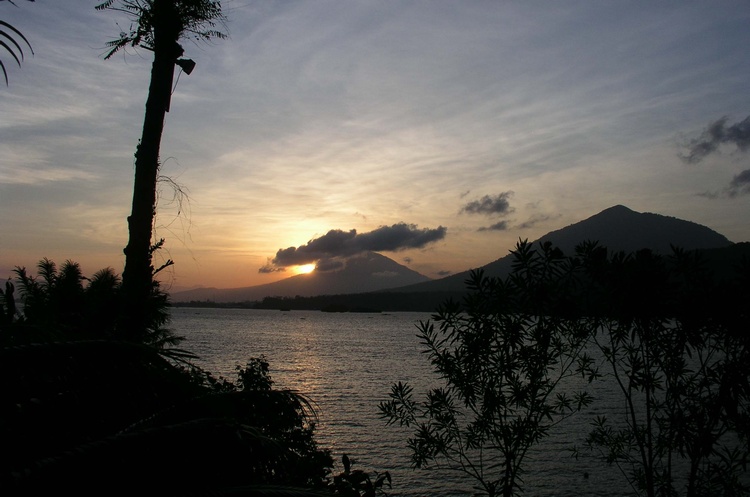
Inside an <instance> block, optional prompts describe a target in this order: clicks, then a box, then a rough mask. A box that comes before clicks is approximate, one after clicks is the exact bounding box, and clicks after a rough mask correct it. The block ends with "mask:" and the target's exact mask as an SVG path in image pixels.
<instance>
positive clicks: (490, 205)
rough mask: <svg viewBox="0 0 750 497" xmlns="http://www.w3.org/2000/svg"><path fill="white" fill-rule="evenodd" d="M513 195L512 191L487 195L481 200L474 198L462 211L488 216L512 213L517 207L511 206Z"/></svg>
mask: <svg viewBox="0 0 750 497" xmlns="http://www.w3.org/2000/svg"><path fill="white" fill-rule="evenodd" d="M512 196H513V192H512V191H507V192H503V193H500V194H498V195H494V196H491V195H485V196H484V197H482V198H480V199H479V200H472V201H471V202H469V203H467V204H466V205H464V206H463V207H462V208H461V212H466V213H468V214H486V215H488V216H494V215H502V216H507V215H508V214H512V213H513V212H515V210H516V209H514V208H513V207H511V206H510V198H511V197H512Z"/></svg>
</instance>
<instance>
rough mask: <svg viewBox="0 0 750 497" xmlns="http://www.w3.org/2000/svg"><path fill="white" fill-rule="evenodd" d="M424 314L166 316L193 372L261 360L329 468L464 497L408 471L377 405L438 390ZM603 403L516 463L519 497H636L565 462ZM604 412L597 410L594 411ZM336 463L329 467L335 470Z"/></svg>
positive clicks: (464, 480) (458, 476)
mask: <svg viewBox="0 0 750 497" xmlns="http://www.w3.org/2000/svg"><path fill="white" fill-rule="evenodd" d="M429 318H430V315H429V314H427V313H412V312H399V313H325V312H320V311H286V312H284V311H273V310H254V309H253V310H251V309H209V308H186V307H178V308H173V309H172V323H171V325H170V327H171V328H172V329H173V330H174V331H175V332H176V333H177V334H178V335H182V336H184V337H185V338H186V341H185V342H183V344H182V345H181V346H182V348H184V349H186V350H189V351H191V352H193V353H195V354H197V355H198V356H199V359H198V360H196V361H195V363H196V364H197V365H199V366H201V367H202V368H204V369H206V370H208V371H210V372H211V373H213V374H214V375H215V376H217V377H218V376H223V377H225V378H228V379H231V380H235V379H236V367H237V366H244V365H245V364H246V363H247V361H248V359H250V358H252V357H260V356H261V355H262V356H265V357H266V359H267V360H268V362H269V365H270V370H271V371H270V373H271V377H272V380H273V381H274V382H275V383H274V386H275V387H276V388H284V389H292V390H296V391H298V392H299V393H302V394H304V395H305V396H306V397H307V398H309V399H310V400H311V401H312V402H313V404H314V406H315V407H316V409H317V412H318V422H317V429H316V433H317V435H316V439H317V440H318V442H319V444H320V445H321V446H322V447H327V448H329V449H330V450H331V452H332V455H333V456H334V460H335V461H337V462H338V461H340V459H341V456H342V455H343V454H347V455H348V456H349V458H350V459H353V460H354V461H355V469H363V470H366V471H370V472H373V473H374V472H375V471H378V472H381V473H382V472H384V471H389V472H390V474H391V476H392V479H393V487H392V489H391V490H390V491H389V495H392V496H423V495H424V496H446V497H447V496H469V495H473V494H474V493H475V491H474V490H473V486H474V485H475V481H474V480H472V479H471V478H469V477H468V476H466V475H464V474H462V473H459V472H455V471H452V470H451V469H450V468H448V467H436V468H432V469H429V470H424V469H413V468H412V467H411V463H410V452H409V449H408V447H407V439H408V438H409V437H410V436H411V435H412V434H413V433H412V429H409V428H406V427H400V426H398V425H395V426H394V425H390V426H387V425H386V423H385V421H384V420H383V419H382V418H381V417H380V411H379V409H378V404H379V403H380V402H381V401H384V400H387V399H388V394H389V392H390V387H391V385H392V384H394V383H396V382H399V381H401V382H408V383H409V384H410V385H412V386H413V387H414V391H415V395H416V399H417V400H419V401H421V400H422V398H423V394H424V392H426V391H427V389H428V388H430V387H434V386H439V385H440V382H439V378H438V377H437V376H436V375H435V374H434V373H433V372H432V370H431V366H430V364H429V360H428V357H427V356H426V354H424V353H422V351H423V346H422V345H421V344H420V341H419V338H418V337H417V333H418V329H417V325H418V324H419V322H420V321H426V320H428V319H429ZM593 393H594V394H595V395H596V396H597V397H599V399H600V400H601V399H604V400H605V404H607V403H608V405H605V406H604V407H602V404H601V403H597V404H595V405H594V406H592V408H591V409H589V410H588V411H586V412H584V413H579V414H576V415H574V416H573V417H572V418H569V419H568V420H566V421H565V422H564V424H563V425H559V426H558V427H557V428H556V429H555V430H554V431H553V432H552V434H551V436H550V437H548V438H546V439H544V441H543V442H542V443H541V444H540V445H539V446H538V447H536V448H534V449H533V450H532V451H531V452H530V453H529V455H528V456H527V459H526V461H525V464H524V468H525V471H524V473H523V475H522V477H523V489H524V493H523V495H528V496H591V497H594V496H600V495H607V496H627V495H634V492H633V490H632V489H631V488H630V487H629V485H628V483H627V480H626V479H625V477H624V476H623V475H622V474H621V473H619V472H618V470H617V468H615V467H609V466H607V465H606V464H605V463H603V462H601V461H599V460H598V459H596V458H595V457H593V455H592V456H588V457H579V458H577V459H576V458H574V457H572V452H571V449H572V448H573V447H574V446H575V445H576V444H578V445H581V443H582V442H583V440H584V439H585V437H586V434H587V433H588V431H590V429H591V425H590V422H591V420H592V419H593V418H594V416H596V415H597V414H602V413H603V412H605V413H606V412H608V410H611V409H612V408H615V407H613V403H614V402H616V400H615V399H616V394H615V393H614V392H607V391H598V392H593ZM602 409H604V411H603V410H602ZM341 469H342V468H341V466H340V464H339V465H338V466H337V467H336V468H335V470H336V471H341Z"/></svg>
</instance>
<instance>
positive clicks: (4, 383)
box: [0, 259, 333, 495]
mask: <svg viewBox="0 0 750 497" xmlns="http://www.w3.org/2000/svg"><path fill="white" fill-rule="evenodd" d="M38 271H39V274H38V275H37V276H30V275H29V274H28V273H27V272H26V270H25V269H24V268H17V269H16V274H17V278H18V283H19V287H20V288H21V289H22V294H23V301H22V303H23V306H22V308H21V309H20V310H19V309H16V308H15V300H14V295H13V294H14V290H15V287H14V285H13V284H12V282H10V281H9V282H7V283H6V288H5V291H3V292H2V295H1V297H2V299H0V302H1V303H2V306H1V307H2V313H0V315H1V316H2V319H1V320H0V391H2V392H3V395H2V398H0V489H2V493H3V495H40V494H45V493H50V492H55V493H66V492H73V491H74V492H75V493H76V494H77V495H95V494H96V495H101V494H102V493H105V494H107V495H132V494H133V493H144V492H146V493H149V494H150V493H161V494H166V495H222V492H226V493H227V494H229V493H231V492H235V493H236V492H239V491H242V492H245V493H249V494H251V495H280V494H284V495H312V490H305V489H318V491H319V492H326V493H329V490H328V484H329V475H330V469H331V467H332V465H333V464H332V459H331V457H330V455H329V453H328V452H327V451H325V450H321V449H319V448H318V447H317V444H316V442H315V440H314V438H313V434H314V428H315V419H316V415H315V411H314V410H313V409H312V407H311V405H310V403H309V402H308V401H307V400H306V399H305V398H304V397H303V396H301V395H300V394H298V393H295V392H293V391H289V390H278V389H274V388H272V385H273V381H272V380H271V377H270V375H269V366H268V363H267V361H266V360H265V358H263V357H260V358H254V359H251V360H250V361H249V362H248V363H247V365H246V366H245V367H238V368H237V380H236V382H231V381H228V380H226V379H224V378H218V379H217V378H215V377H213V376H212V375H211V374H210V373H208V372H206V371H203V370H201V369H200V368H197V367H195V366H194V365H192V364H191V363H190V362H189V359H191V358H194V357H195V356H194V355H192V354H190V353H189V352H186V351H182V350H179V349H175V348H173V347H170V346H169V345H174V343H176V342H177V339H176V337H174V335H172V334H171V333H170V332H168V331H167V330H165V329H163V328H161V325H163V324H165V323H166V321H167V318H168V313H167V309H166V304H167V301H166V298H165V296H164V295H163V294H161V293H159V292H158V291H157V292H156V295H154V300H153V306H154V309H155V310H157V311H158V312H157V313H156V314H155V315H154V326H153V330H152V331H153V332H152V333H150V334H148V335H146V336H145V337H144V338H145V341H144V342H143V343H135V342H132V341H119V340H117V339H116V338H117V337H116V334H113V333H111V331H112V330H113V329H115V326H116V316H117V309H118V305H117V299H118V297H119V278H117V276H116V275H115V274H114V272H113V271H112V270H111V269H105V270H102V271H99V272H97V273H96V275H95V276H94V277H93V278H91V279H88V278H85V277H84V276H82V274H81V270H80V267H79V265H78V264H76V263H74V262H71V261H66V262H65V263H64V264H63V265H62V266H60V267H59V268H58V267H57V266H56V265H55V263H54V262H52V261H50V260H48V259H43V260H42V261H40V263H39V265H38ZM84 282H88V284H87V285H85V286H84ZM155 290H158V286H156V287H155ZM103 489H105V490H103Z"/></svg>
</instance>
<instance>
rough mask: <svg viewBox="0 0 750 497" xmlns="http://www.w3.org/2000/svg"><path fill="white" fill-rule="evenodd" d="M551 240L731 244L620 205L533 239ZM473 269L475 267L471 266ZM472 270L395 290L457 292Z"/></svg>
mask: <svg viewBox="0 0 750 497" xmlns="http://www.w3.org/2000/svg"><path fill="white" fill-rule="evenodd" d="M547 241H549V242H552V244H553V245H555V246H556V247H559V248H560V249H562V251H563V252H564V253H565V254H573V252H574V250H575V247H576V246H577V245H579V244H580V243H582V242H585V241H598V242H599V245H602V246H605V247H607V248H608V249H610V250H614V251H624V252H634V251H636V250H640V249H643V248H649V249H651V250H653V251H654V252H658V253H662V254H668V253H670V252H671V246H676V247H680V248H683V249H686V250H693V249H718V248H724V247H729V246H731V245H732V242H730V241H729V240H728V239H727V238H726V237H725V236H724V235H721V234H719V233H717V232H716V231H714V230H712V229H710V228H707V227H706V226H702V225H700V224H697V223H694V222H691V221H684V220H682V219H677V218H674V217H669V216H662V215H660V214H652V213H641V212H635V211H633V210H631V209H628V208H627V207H625V206H622V205H616V206H614V207H610V208H608V209H605V210H603V211H602V212H600V213H599V214H596V215H595V216H592V217H590V218H588V219H585V220H583V221H580V222H578V223H575V224H571V225H570V226H567V227H565V228H562V229H559V230H556V231H551V232H549V233H547V234H546V235H544V236H542V237H541V238H539V239H538V240H535V241H534V244H536V243H538V242H547ZM512 263H513V256H512V255H511V254H507V255H505V256H504V257H501V258H500V259H498V260H496V261H494V262H491V263H489V264H487V265H485V266H482V269H483V270H484V272H485V274H487V275H488V276H497V277H503V276H505V275H507V274H508V273H509V272H510V270H511V265H512ZM474 269H476V268H474ZM470 272H471V270H468V271H464V272H462V273H457V274H454V275H451V276H448V277H446V278H442V279H439V280H434V281H429V282H424V283H418V284H414V285H409V286H406V287H401V288H395V289H392V291H395V292H429V291H435V292H437V291H440V292H456V291H461V290H462V289H464V288H465V285H464V282H465V281H466V279H467V278H468V277H469V274H470Z"/></svg>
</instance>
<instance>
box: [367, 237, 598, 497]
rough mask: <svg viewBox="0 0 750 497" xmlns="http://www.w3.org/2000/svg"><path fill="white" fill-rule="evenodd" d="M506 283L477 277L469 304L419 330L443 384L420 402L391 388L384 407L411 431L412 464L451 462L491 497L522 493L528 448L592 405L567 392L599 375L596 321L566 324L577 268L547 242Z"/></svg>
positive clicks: (528, 253) (447, 307)
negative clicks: (572, 381) (590, 343)
mask: <svg viewBox="0 0 750 497" xmlns="http://www.w3.org/2000/svg"><path fill="white" fill-rule="evenodd" d="M514 254H515V258H516V259H515V265H514V272H513V274H512V275H511V276H510V277H509V278H507V279H506V280H501V279H496V278H487V277H485V276H484V275H483V273H482V272H481V271H475V272H472V275H471V278H470V280H468V281H467V285H468V288H469V295H468V297H467V298H466V301H465V304H464V305H463V306H461V305H459V304H458V303H455V302H452V301H449V302H447V303H445V304H444V305H443V306H442V307H441V308H440V309H439V310H438V312H437V313H436V314H435V315H434V316H433V317H432V319H433V320H434V321H435V323H437V324H438V328H437V329H436V327H435V324H434V323H432V322H431V321H427V322H422V323H420V325H419V336H420V338H421V339H422V343H423V344H424V346H425V351H426V352H427V354H428V356H429V358H430V362H431V364H432V366H433V368H434V371H435V373H436V374H437V375H438V376H439V377H440V378H441V379H442V380H443V381H444V382H445V386H444V387H441V388H436V389H433V390H431V391H430V392H428V394H427V397H426V400H425V401H424V402H423V403H418V402H416V401H415V400H414V398H413V392H412V388H411V387H410V386H409V385H407V384H403V383H400V382H399V383H398V384H396V385H393V387H392V389H391V394H390V400H389V401H387V402H383V403H381V405H380V409H381V412H382V414H383V416H384V417H385V418H386V419H387V420H388V422H389V423H396V422H398V423H400V424H402V425H406V426H414V427H415V433H414V436H413V437H412V438H410V439H409V442H408V443H409V448H410V449H411V452H412V461H413V464H414V466H415V467H417V468H421V467H426V466H428V465H430V464H431V463H433V462H436V461H446V462H447V463H448V465H449V467H451V468H452V469H455V470H458V471H462V472H464V473H465V474H467V475H469V476H470V477H472V478H473V479H474V480H475V482H476V487H475V489H476V490H477V491H480V492H482V493H483V494H486V495H489V496H496V495H503V496H510V495H513V494H514V493H515V492H516V491H517V490H518V489H520V488H521V481H522V480H521V474H522V471H523V464H524V461H525V458H526V455H527V453H528V450H529V449H530V448H531V447H532V446H533V445H535V444H536V443H537V442H539V441H540V440H541V439H542V438H544V437H545V436H546V435H547V433H548V432H549V430H550V429H551V428H552V427H554V426H555V425H556V424H558V423H559V422H561V421H562V420H564V419H565V418H567V417H568V416H570V415H571V414H573V413H575V412H577V411H579V410H580V409H581V408H583V407H585V406H586V405H588V404H589V403H590V402H591V398H590V396H589V395H588V394H586V392H583V391H575V392H569V391H564V390H562V389H561V388H560V383H561V381H562V380H563V379H564V378H567V377H570V376H573V375H579V376H580V375H584V376H586V377H588V378H589V380H591V379H593V378H595V376H596V371H595V369H594V368H593V367H592V366H593V365H592V359H591V358H590V357H588V356H587V355H586V354H585V353H584V352H583V349H584V347H585V346H586V343H587V340H588V338H589V333H588V330H589V323H588V322H587V321H581V320H578V319H576V318H574V317H573V318H571V317H568V313H569V309H568V308H567V305H568V302H567V300H568V295H570V293H571V292H573V291H575V290H576V288H575V284H576V281H575V279H574V278H573V275H574V274H575V271H576V270H577V269H578V267H577V265H576V264H575V261H571V260H570V259H566V258H564V257H563V256H562V254H561V253H560V252H559V251H558V250H556V249H553V248H552V246H551V245H549V244H545V245H544V246H542V248H541V250H540V251H535V250H532V249H531V246H530V245H528V244H520V245H519V246H518V247H517V249H516V251H515V252H514Z"/></svg>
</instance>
